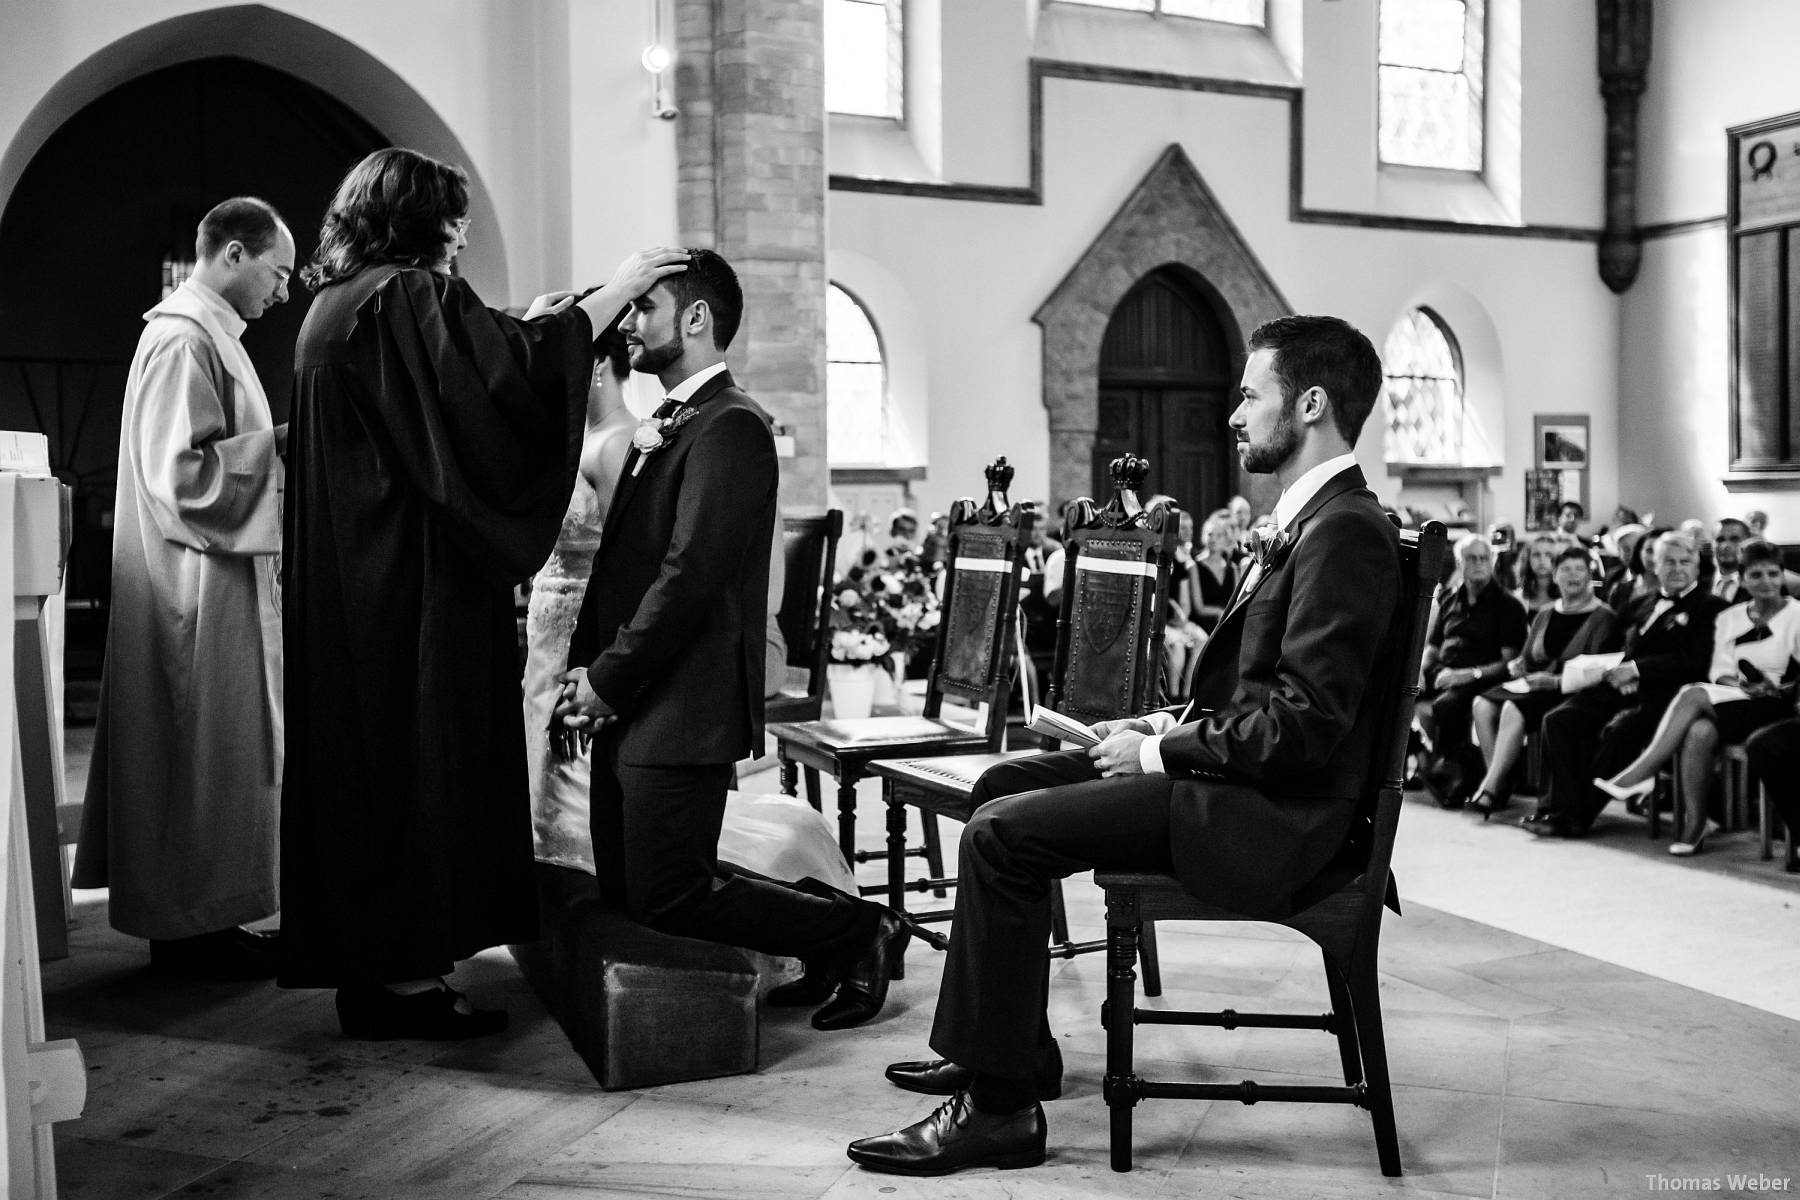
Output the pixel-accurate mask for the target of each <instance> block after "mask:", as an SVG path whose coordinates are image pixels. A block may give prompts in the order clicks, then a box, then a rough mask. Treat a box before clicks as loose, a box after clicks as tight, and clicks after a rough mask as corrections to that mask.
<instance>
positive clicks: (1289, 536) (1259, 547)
mask: <svg viewBox="0 0 1800 1200" xmlns="http://www.w3.org/2000/svg"><path fill="white" fill-rule="evenodd" d="M1297 540H1299V538H1298V535H1297V534H1295V533H1294V531H1293V530H1291V529H1277V528H1276V527H1275V526H1273V525H1258V526H1257V527H1256V528H1255V529H1252V530H1251V531H1250V533H1249V536H1248V537H1247V538H1246V539H1245V547H1246V548H1247V549H1248V550H1249V551H1250V557H1251V559H1252V560H1253V561H1255V563H1256V565H1257V566H1258V567H1260V568H1261V569H1262V571H1263V573H1264V574H1267V573H1268V572H1270V571H1272V570H1274V569H1275V567H1276V565H1277V564H1279V563H1280V562H1281V560H1282V559H1283V558H1285V557H1287V552H1288V551H1289V550H1291V549H1293V547H1294V543H1295V542H1296V541H1297Z"/></svg>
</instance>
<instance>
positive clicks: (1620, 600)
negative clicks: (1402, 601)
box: [1416, 502, 1800, 871]
mask: <svg viewBox="0 0 1800 1200" xmlns="http://www.w3.org/2000/svg"><path fill="white" fill-rule="evenodd" d="M1583 515H1584V513H1583V510H1582V509H1581V507H1580V506H1579V505H1578V504H1575V503H1573V502H1569V503H1565V504H1564V505H1563V506H1562V508H1561V509H1560V510H1559V512H1558V514H1557V518H1556V521H1555V523H1554V525H1553V527H1552V528H1550V529H1547V530H1544V531H1541V532H1538V533H1535V534H1531V535H1529V536H1527V537H1526V538H1525V539H1523V540H1518V539H1516V538H1515V536H1514V534H1513V531H1512V529H1511V528H1510V527H1506V526H1498V527H1496V528H1495V529H1494V530H1493V531H1492V532H1491V534H1490V535H1489V536H1488V537H1486V538H1483V537H1481V536H1479V535H1476V534H1472V533H1471V534H1466V535H1464V536H1463V537H1462V538H1461V539H1460V540H1459V541H1458V542H1457V543H1456V546H1455V556H1454V560H1455V572H1454V574H1453V575H1452V576H1451V577H1450V578H1449V579H1447V580H1446V581H1445V583H1444V585H1443V587H1442V588H1441V589H1440V593H1439V597H1438V601H1437V604H1436V606H1435V608H1436V611H1435V613H1434V616H1433V619H1432V624H1431V627H1430V630H1429V632H1428V635H1427V647H1426V652H1425V660H1424V669H1423V671H1422V677H1421V691H1420V699H1421V703H1420V706H1419V712H1418V718H1417V721H1416V725H1417V728H1418V734H1419V736H1418V739H1417V740H1418V747H1417V748H1418V757H1417V759H1416V763H1417V773H1418V781H1419V782H1420V783H1421V784H1422V785H1423V786H1424V787H1425V788H1426V789H1427V790H1428V791H1429V792H1430V793H1431V795H1432V796H1433V798H1434V799H1436V800H1437V802H1438V803H1439V804H1440V805H1441V806H1443V807H1445V808H1453V809H1455V808H1460V809H1466V810H1468V811H1471V812H1475V813H1479V814H1480V815H1481V816H1482V819H1483V820H1487V819H1489V818H1491V817H1492V816H1493V815H1494V814H1496V813H1498V812H1501V811H1502V810H1505V809H1507V808H1509V807H1510V806H1511V805H1512V803H1513V793H1514V791H1515V790H1521V789H1523V790H1534V791H1535V792H1536V794H1537V805H1536V808H1535V811H1533V812H1532V813H1531V814H1529V815H1528V816H1526V817H1524V818H1523V819H1522V820H1519V821H1518V822H1517V824H1518V825H1519V826H1520V827H1522V828H1524V829H1526V830H1527V831H1528V832H1531V833H1533V834H1535V835H1537V836H1540V837H1551V838H1570V837H1584V836H1587V835H1588V834H1589V833H1590V832H1591V831H1592V829H1593V826H1594V822H1595V819H1596V817H1598V815H1599V814H1600V813H1601V812H1602V811H1603V810H1604V809H1605V808H1606V807H1607V805H1608V804H1609V803H1610V802H1611V801H1612V800H1614V799H1617V800H1621V801H1623V802H1624V803H1625V804H1626V806H1627V807H1628V808H1629V809H1631V810H1634V811H1636V810H1640V809H1642V808H1643V807H1644V806H1647V805H1651V804H1658V803H1661V802H1662V801H1661V800H1659V798H1658V796H1657V795H1656V791H1657V785H1658V778H1659V772H1664V771H1665V770H1666V772H1667V774H1668V776H1669V778H1670V779H1671V780H1672V783H1671V785H1670V787H1669V789H1668V790H1669V791H1670V792H1671V793H1672V794H1671V796H1670V797H1669V799H1668V801H1667V803H1669V804H1671V805H1672V806H1673V808H1674V811H1675V834H1674V840H1673V841H1672V842H1671V844H1670V847H1669V850H1670V853H1672V854H1674V855H1676V856H1678V857H1688V856H1691V855H1694V854H1696V853H1699V852H1701V851H1702V850H1703V849H1704V846H1705V842H1706V838H1707V836H1708V835H1709V834H1710V833H1712V832H1713V831H1715V830H1717V829H1718V828H1719V823H1718V820H1717V819H1716V817H1717V816H1718V815H1719V809H1718V804H1719V801H1718V798H1717V795H1716V789H1715V787H1714V779H1715V776H1716V774H1717V772H1718V763H1719V756H1720V752H1721V751H1722V749H1723V748H1724V747H1726V746H1729V745H1733V744H1739V743H1742V744H1744V746H1745V751H1746V754H1747V755H1748V758H1749V762H1750V771H1751V776H1752V778H1751V781H1750V782H1751V786H1752V787H1754V786H1755V785H1756V784H1757V783H1758V782H1762V783H1766V784H1767V785H1768V786H1769V789H1770V798H1771V801H1772V803H1773V804H1774V806H1775V807H1776V809H1777V811H1778V812H1779V813H1780V814H1781V816H1782V820H1783V822H1784V823H1786V822H1791V821H1793V820H1795V819H1797V818H1800V812H1797V811H1795V810H1796V809H1797V808H1800V805H1797V804H1796V802H1795V798H1794V797H1793V796H1792V795H1791V794H1790V793H1791V791H1792V789H1791V787H1789V786H1788V784H1787V779H1788V778H1789V777H1788V776H1785V775H1784V774H1783V773H1782V772H1783V771H1784V770H1785V769H1786V768H1785V766H1784V765H1783V764H1785V763H1787V762H1789V761H1791V760H1793V759H1795V758H1796V757H1797V756H1796V754H1795V748H1794V746H1793V745H1792V743H1793V742H1794V741H1795V740H1796V738H1797V737H1800V721H1797V720H1796V719H1795V713H1796V709H1795V693H1796V689H1797V686H1800V600H1797V599H1796V598H1795V597H1796V596H1797V595H1800V586H1796V585H1800V576H1796V575H1795V574H1794V573H1793V572H1790V571H1788V570H1786V568H1785V566H1784V560H1783V554H1782V550H1781V548H1780V547H1779V546H1778V545H1776V544H1775V543H1773V542H1770V541H1767V540H1765V539H1764V538H1762V537H1761V536H1759V535H1758V533H1757V530H1758V529H1766V527H1767V522H1768V518H1767V515H1766V514H1764V513H1760V512H1756V513H1747V514H1745V516H1743V517H1742V518H1740V517H1735V516H1727V517H1724V518H1722V519H1720V520H1719V521H1717V522H1716V523H1714V525H1713V526H1712V528H1711V530H1710V531H1707V529H1706V526H1705V523H1704V522H1701V521H1698V520H1693V519H1690V520H1685V521H1683V522H1681V523H1680V525H1678V526H1674V527H1670V526H1662V525H1656V524H1654V523H1652V522H1653V520H1654V519H1653V518H1647V519H1644V520H1640V519H1639V517H1638V514H1637V513H1636V512H1635V511H1633V510H1632V509H1629V508H1625V507H1621V508H1620V509H1618V510H1617V511H1616V512H1615V513H1614V515H1613V520H1612V522H1611V524H1610V525H1609V526H1608V527H1607V528H1605V529H1603V530H1601V531H1600V532H1598V533H1597V534H1595V535H1593V536H1589V537H1584V536H1583V535H1582V532H1581V522H1582V518H1583ZM1588 656H1601V657H1598V658H1590V657H1588ZM1534 746H1535V753H1532V749H1533V747H1534ZM1797 866H1800V864H1794V863H1792V862H1790V863H1788V864H1787V867H1788V869H1789V870H1790V871H1791V870H1795V869H1797Z"/></svg>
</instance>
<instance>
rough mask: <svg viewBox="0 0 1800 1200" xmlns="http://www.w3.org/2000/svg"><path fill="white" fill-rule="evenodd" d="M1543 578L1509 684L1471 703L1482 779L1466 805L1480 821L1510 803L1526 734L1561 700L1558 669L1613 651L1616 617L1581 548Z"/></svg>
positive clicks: (1567, 551)
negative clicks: (1550, 587)
mask: <svg viewBox="0 0 1800 1200" xmlns="http://www.w3.org/2000/svg"><path fill="white" fill-rule="evenodd" d="M1551 577H1552V579H1553V580H1554V581H1555V583H1556V590H1557V594H1556V599H1555V600H1554V601H1552V602H1551V603H1549V604H1547V605H1545V606H1544V607H1542V608H1540V609H1538V611H1537V613H1536V614H1535V615H1534V616H1533V617H1532V619H1531V629H1530V631H1529V632H1528V633H1527V634H1526V635H1525V652H1524V653H1523V654H1521V655H1520V656H1519V657H1518V658H1515V659H1513V660H1512V661H1511V662H1509V663H1507V664H1506V673H1507V674H1508V675H1509V676H1511V677H1512V678H1511V680H1510V681H1509V682H1507V683H1505V684H1502V685H1501V686H1499V687H1497V688H1492V689H1490V690H1489V691H1487V692H1484V693H1482V694H1481V695H1480V696H1478V697H1476V700H1475V707H1474V710H1473V718H1474V723H1475V739H1476V741H1477V742H1478V743H1479V744H1480V746H1481V753H1482V757H1483V758H1485V759H1486V760H1487V774H1486V775H1485V776H1484V777H1483V778H1482V780H1481V785H1480V787H1478V788H1477V789H1476V792H1475V794H1474V795H1473V796H1472V797H1470V799H1469V803H1468V805H1467V806H1466V807H1468V808H1470V809H1473V810H1474V811H1476V812H1478V813H1480V814H1481V818H1482V820H1484V821H1485V820H1486V819H1487V818H1488V817H1490V816H1492V815H1493V814H1494V813H1495V812H1498V811H1499V810H1500V809H1503V808H1505V807H1506V806H1507V804H1508V803H1509V802H1510V796H1511V790H1512V789H1511V780H1512V773H1513V768H1514V766H1515V765H1517V763H1518V761H1519V753H1520V751H1521V750H1523V749H1524V746H1525V736H1526V734H1528V733H1530V732H1531V731H1533V730H1535V729H1536V728H1537V727H1538V724H1539V723H1540V722H1541V721H1543V719H1544V714H1545V713H1547V712H1549V711H1550V710H1551V709H1552V708H1554V707H1555V706H1556V705H1557V704H1558V703H1560V702H1561V701H1562V699H1563V694H1562V674H1561V673H1562V666H1563V664H1564V663H1565V662H1567V661H1568V660H1569V659H1571V658H1573V657H1574V656H1575V655H1577V654H1598V653H1601V652H1604V651H1607V650H1616V649H1618V648H1619V644H1620V642H1621V639H1622V631H1621V630H1620V628H1619V619H1618V616H1617V614H1615V613H1614V612H1613V610H1612V609H1610V608H1608V607H1607V606H1606V605H1604V604H1602V603H1600V601H1599V599H1598V598H1596V597H1595V595H1594V566H1593V561H1592V559H1590V558H1589V556H1588V552H1587V551H1586V550H1583V549H1582V548H1581V547H1580V546H1573V545H1568V546H1564V547H1563V548H1562V550H1561V551H1560V552H1559V553H1558V554H1557V555H1556V558H1555V560H1554V563H1553V565H1552V572H1551Z"/></svg>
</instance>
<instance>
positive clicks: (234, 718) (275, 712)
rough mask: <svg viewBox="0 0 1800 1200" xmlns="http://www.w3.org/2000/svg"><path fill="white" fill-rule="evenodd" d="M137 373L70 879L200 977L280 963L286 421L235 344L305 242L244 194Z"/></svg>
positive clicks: (217, 218)
mask: <svg viewBox="0 0 1800 1200" xmlns="http://www.w3.org/2000/svg"><path fill="white" fill-rule="evenodd" d="M196 257H197V259H198V264H197V265H196V267H195V269H194V272H193V274H192V275H191V276H190V277H189V278H188V280H187V282H185V283H183V284H182V285H181V286H180V287H178V288H176V289H175V290H174V291H173V292H171V293H170V294H169V296H168V297H167V298H165V299H164V300H163V301H162V302H161V303H160V304H158V305H157V306H156V307H154V308H152V309H151V310H150V311H149V312H147V313H145V314H144V319H145V321H146V322H147V324H146V325H145V327H144V332H143V335H142V337H140V338H139V339H138V347H137V353H136V356H135V357H134V358H133V359H132V363H131V373H130V376H129V377H128V380H127V382H126V389H125V410H124V415H123V419H122V422H121V427H120V436H119V482H118V496H117V500H116V503H115V506H114V515H113V554H112V609H111V614H110V619H109V624H108V629H107V643H106V666H105V673H104V675H103V677H102V681H101V688H100V713H99V724H98V728H97V729H96V731H95V739H94V759H93V766H92V769H91V771H90V773H89V776H88V790H87V802H86V807H85V809H84V812H83V817H82V829H81V844H80V847H79V849H78V851H77V853H76V860H75V877H74V883H75V886H76V887H110V888H111V897H110V910H111V919H112V924H113V927H114V928H115V929H118V930H120V931H121V932H123V933H128V934H131V935H133V936H136V937H142V938H147V939H149V940H150V952H151V963H152V966H153V967H155V968H156V969H157V970H159V971H162V972H167V973H170V974H176V975H181V976H185V977H190V978H203V979H244V978H263V977H268V976H272V975H274V973H275V948H274V939H273V938H272V937H269V936H267V935H262V934H257V933H253V932H251V931H248V930H245V929H243V928H241V926H242V925H243V924H244V923H245V922H248V921H256V920H259V919H261V918H263V917H267V916H270V915H271V914H273V913H275V912H276V911H277V909H278V907H279V904H278V900H277V895H276V877H277V870H278V860H277V853H276V844H277V843H276V838H277V832H278V830H279V828H280V788H281V754H282V720H281V701H282V669H281V668H282V663H281V615H280V601H279V596H278V595H277V592H276V563H277V555H278V553H279V551H280V549H281V509H280V495H281V477H282V467H281V462H280V459H279V458H278V457H277V455H278V453H279V452H280V450H281V449H282V443H283V441H284V440H285V435H286V428H285V426H284V427H282V428H279V429H278V428H276V427H275V426H274V424H273V421H272V418H271V416H270V412H269V401H268V398H267V397H266V396H265V395H264V393H263V388H262V384H261V382H260V381H259V380H258V379H257V376H256V370H255V368H254V367H253V366H252V365H251V362H250V358H249V356H248V355H247V354H246V353H245V352H244V347H243V345H242V343H241V342H239V340H238V339H239V337H240V336H241V335H242V333H243V331H244V329H245V323H246V322H247V321H251V320H255V319H256V318H257V317H260V316H262V315H263V313H264V312H266V311H268V309H270V308H272V307H273V306H275V305H277V304H280V303H281V302H282V301H284V300H286V299H287V287H288V276H289V274H290V273H291V272H292V271H293V269H294V239H293V236H292V235H291V234H290V233H289V232H288V229H287V226H286V225H285V224H284V223H283V222H282V220H281V217H280V216H279V214H277V213H276V212H275V210H274V209H273V208H271V207H270V206H269V205H268V204H266V203H264V202H263V201H261V200H256V199H253V198H250V197H238V198H236V199H232V200H227V201H224V202H223V203H221V204H219V205H218V206H217V207H215V208H214V209H213V210H212V211H211V212H209V213H208V214H207V215H206V217H205V218H204V219H203V220H202V221H201V223H200V229H199V236H198V239H197V243H196Z"/></svg>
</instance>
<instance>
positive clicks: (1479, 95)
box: [1375, 0, 1492, 179]
mask: <svg viewBox="0 0 1800 1200" xmlns="http://www.w3.org/2000/svg"><path fill="white" fill-rule="evenodd" d="M1391 2H1392V0H1377V2H1376V6H1375V12H1376V33H1375V166H1376V169H1377V170H1381V171H1428V172H1432V173H1433V174H1439V175H1444V174H1448V175H1466V176H1470V177H1473V178H1476V179H1481V178H1485V177H1486V175H1487V171H1488V152H1489V138H1488V86H1487V82H1488V75H1489V71H1490V68H1491V66H1492V64H1491V63H1490V61H1489V59H1490V58H1491V54H1492V51H1491V48H1490V46H1489V40H1490V39H1489V33H1490V32H1491V31H1490V28H1489V25H1490V8H1491V4H1492V0H1455V2H1457V3H1460V4H1461V5H1462V6H1463V66H1462V69H1461V70H1459V71H1456V72H1454V74H1457V75H1462V76H1464V77H1467V76H1468V74H1469V51H1468V44H1469V30H1470V28H1471V26H1472V25H1473V24H1474V22H1475V19H1476V18H1475V17H1474V10H1475V9H1479V11H1480V16H1479V21H1480V32H1481V54H1480V66H1481V75H1480V86H1479V87H1478V88H1476V95H1475V97H1474V103H1473V105H1472V109H1473V111H1474V112H1475V113H1476V114H1477V115H1476V122H1475V124H1476V133H1477V134H1478V136H1479V138H1480V141H1481V149H1480V153H1479V154H1478V155H1477V156H1476V157H1477V161H1476V164H1475V165H1474V166H1472V167H1468V166H1445V165H1441V164H1436V163H1418V162H1404V161H1400V160H1397V159H1390V158H1388V157H1386V155H1385V153H1384V151H1383V149H1382V145H1381V130H1382V107H1383V105H1382V73H1383V72H1384V71H1386V70H1388V69H1389V68H1393V69H1396V70H1408V71H1435V72H1436V73H1438V74H1442V75H1449V74H1452V72H1449V71H1443V70H1440V69H1438V68H1435V67H1415V66H1413V65H1411V64H1409V63H1388V62H1384V61H1382V57H1381V31H1380V22H1381V9H1382V8H1383V7H1384V6H1386V5H1387V4H1389V3H1391Z"/></svg>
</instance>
